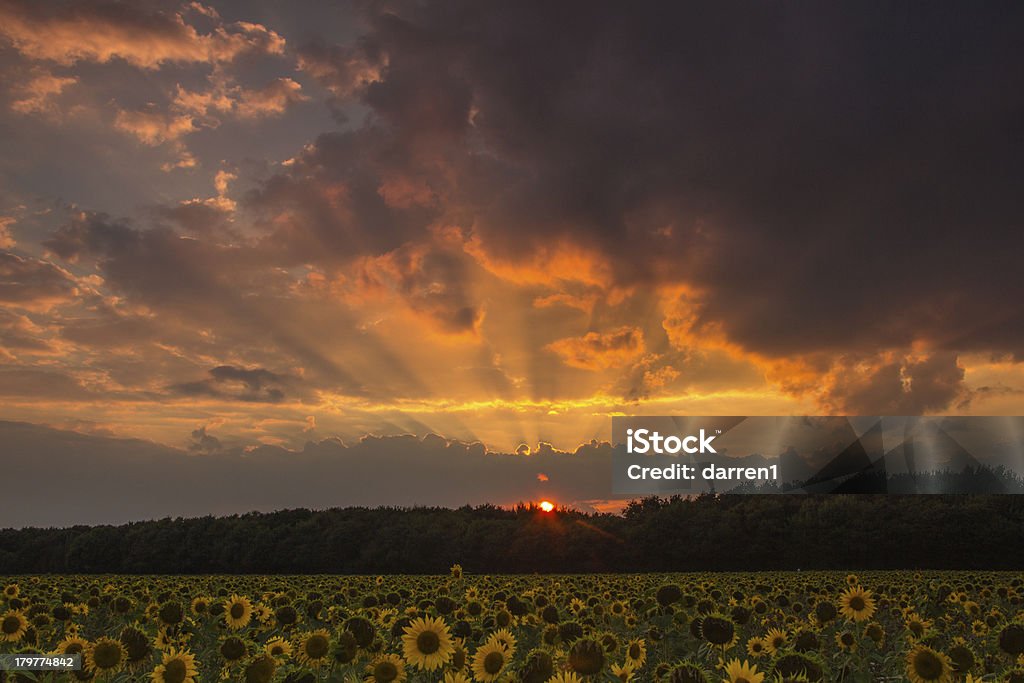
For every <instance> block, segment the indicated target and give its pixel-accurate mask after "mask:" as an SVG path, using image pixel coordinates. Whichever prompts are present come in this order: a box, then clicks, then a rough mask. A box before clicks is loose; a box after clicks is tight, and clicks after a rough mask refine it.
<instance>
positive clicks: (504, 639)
mask: <svg viewBox="0 0 1024 683" xmlns="http://www.w3.org/2000/svg"><path fill="white" fill-rule="evenodd" d="M487 642H495V643H498V644H500V645H503V646H504V647H505V651H506V652H507V653H508V656H509V659H511V658H512V657H513V656H515V654H516V637H515V636H514V635H512V632H511V631H509V630H508V629H507V628H500V629H498V630H497V631H495V632H494V633H492V634H491V635H490V637H489V638H488V639H487Z"/></svg>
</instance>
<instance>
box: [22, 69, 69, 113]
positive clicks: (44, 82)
mask: <svg viewBox="0 0 1024 683" xmlns="http://www.w3.org/2000/svg"><path fill="white" fill-rule="evenodd" d="M77 82H78V79H77V78H75V77H73V76H55V75H53V74H51V73H44V74H41V75H38V76H35V77H34V78H33V79H32V80H30V81H29V82H27V83H25V84H24V85H21V86H19V87H18V88H16V92H17V96H18V98H19V99H16V100H14V101H13V102H11V109H13V110H14V111H16V112H18V113H20V114H38V113H44V112H51V111H52V110H53V109H54V104H53V100H54V98H55V97H57V96H58V95H60V94H61V93H62V92H63V91H64V89H65V88H66V87H68V86H69V85H73V84H75V83H77Z"/></svg>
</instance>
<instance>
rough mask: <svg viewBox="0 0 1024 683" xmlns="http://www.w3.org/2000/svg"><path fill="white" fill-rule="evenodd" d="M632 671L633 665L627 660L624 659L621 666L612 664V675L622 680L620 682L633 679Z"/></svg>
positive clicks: (623, 682) (627, 682)
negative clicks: (624, 661)
mask: <svg viewBox="0 0 1024 683" xmlns="http://www.w3.org/2000/svg"><path fill="white" fill-rule="evenodd" d="M633 671H634V670H633V665H632V664H631V663H630V662H629V661H626V663H625V664H623V665H622V666H619V665H618V664H612V675H613V676H615V678H617V679H619V680H620V681H622V683H629V681H632V680H633Z"/></svg>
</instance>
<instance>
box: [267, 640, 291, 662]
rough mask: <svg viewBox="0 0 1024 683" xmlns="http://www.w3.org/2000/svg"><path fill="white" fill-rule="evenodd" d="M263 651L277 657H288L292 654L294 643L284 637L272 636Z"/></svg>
mask: <svg viewBox="0 0 1024 683" xmlns="http://www.w3.org/2000/svg"><path fill="white" fill-rule="evenodd" d="M263 651H264V652H266V653H267V654H268V655H270V656H271V657H273V658H275V659H287V658H288V657H290V656H291V654H292V644H291V643H289V642H288V641H287V640H285V639H284V638H281V637H278V638H271V639H270V640H268V641H267V643H266V645H264V646H263Z"/></svg>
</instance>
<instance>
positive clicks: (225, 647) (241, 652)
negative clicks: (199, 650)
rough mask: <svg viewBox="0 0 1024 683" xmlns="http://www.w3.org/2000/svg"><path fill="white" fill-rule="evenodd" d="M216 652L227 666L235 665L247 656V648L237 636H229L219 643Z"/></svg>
mask: <svg viewBox="0 0 1024 683" xmlns="http://www.w3.org/2000/svg"><path fill="white" fill-rule="evenodd" d="M218 652H220V656H221V657H223V658H224V661H225V662H227V663H228V664H237V663H238V662H240V661H241V660H242V658H243V657H245V656H246V655H248V654H249V646H248V645H246V644H245V641H244V640H242V639H241V638H239V637H238V636H229V637H228V638H225V639H224V640H222V641H221V643H220V647H219V648H218Z"/></svg>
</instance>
